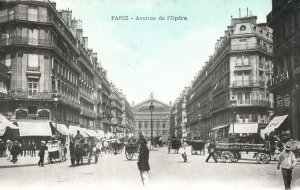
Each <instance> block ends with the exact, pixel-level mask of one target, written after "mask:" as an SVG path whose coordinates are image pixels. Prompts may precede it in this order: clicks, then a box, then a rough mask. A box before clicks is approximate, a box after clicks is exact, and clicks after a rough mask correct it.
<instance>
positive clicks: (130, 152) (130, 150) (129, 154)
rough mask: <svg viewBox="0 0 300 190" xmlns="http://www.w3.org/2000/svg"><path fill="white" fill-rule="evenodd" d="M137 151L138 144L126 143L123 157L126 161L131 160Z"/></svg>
mask: <svg viewBox="0 0 300 190" xmlns="http://www.w3.org/2000/svg"><path fill="white" fill-rule="evenodd" d="M138 151H139V144H137V143H128V144H127V145H126V146H125V156H126V158H127V160H131V159H132V158H133V156H134V155H137V154H138Z"/></svg>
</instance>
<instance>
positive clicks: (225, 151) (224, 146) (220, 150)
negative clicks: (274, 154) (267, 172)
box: [216, 141, 271, 164]
mask: <svg viewBox="0 0 300 190" xmlns="http://www.w3.org/2000/svg"><path fill="white" fill-rule="evenodd" d="M216 152H217V156H218V158H221V159H222V161H223V162H237V161H239V160H240V159H241V152H254V158H255V159H256V162H257V163H263V164H267V163H269V162H270V161H271V151H270V143H269V142H268V141H267V142H266V143H265V144H247V143H217V144H216Z"/></svg>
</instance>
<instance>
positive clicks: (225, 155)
mask: <svg viewBox="0 0 300 190" xmlns="http://www.w3.org/2000/svg"><path fill="white" fill-rule="evenodd" d="M221 159H222V162H233V160H234V155H233V154H232V152H229V151H224V152H222V154H221Z"/></svg>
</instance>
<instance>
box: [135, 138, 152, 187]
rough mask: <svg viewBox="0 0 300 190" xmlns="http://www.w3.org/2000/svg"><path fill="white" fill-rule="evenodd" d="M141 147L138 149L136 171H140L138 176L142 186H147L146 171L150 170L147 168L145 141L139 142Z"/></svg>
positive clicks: (147, 158)
mask: <svg viewBox="0 0 300 190" xmlns="http://www.w3.org/2000/svg"><path fill="white" fill-rule="evenodd" d="M140 142H141V146H140V148H139V157H138V162H137V165H138V169H139V170H140V175H141V179H142V183H143V185H144V186H147V185H148V183H149V180H148V171H149V170H150V166H149V149H148V147H147V141H146V139H143V140H141V141H140Z"/></svg>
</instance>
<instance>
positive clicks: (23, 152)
mask: <svg viewBox="0 0 300 190" xmlns="http://www.w3.org/2000/svg"><path fill="white" fill-rule="evenodd" d="M21 148H22V152H21V156H26V151H27V142H26V141H25V140H23V141H22V144H21Z"/></svg>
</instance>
